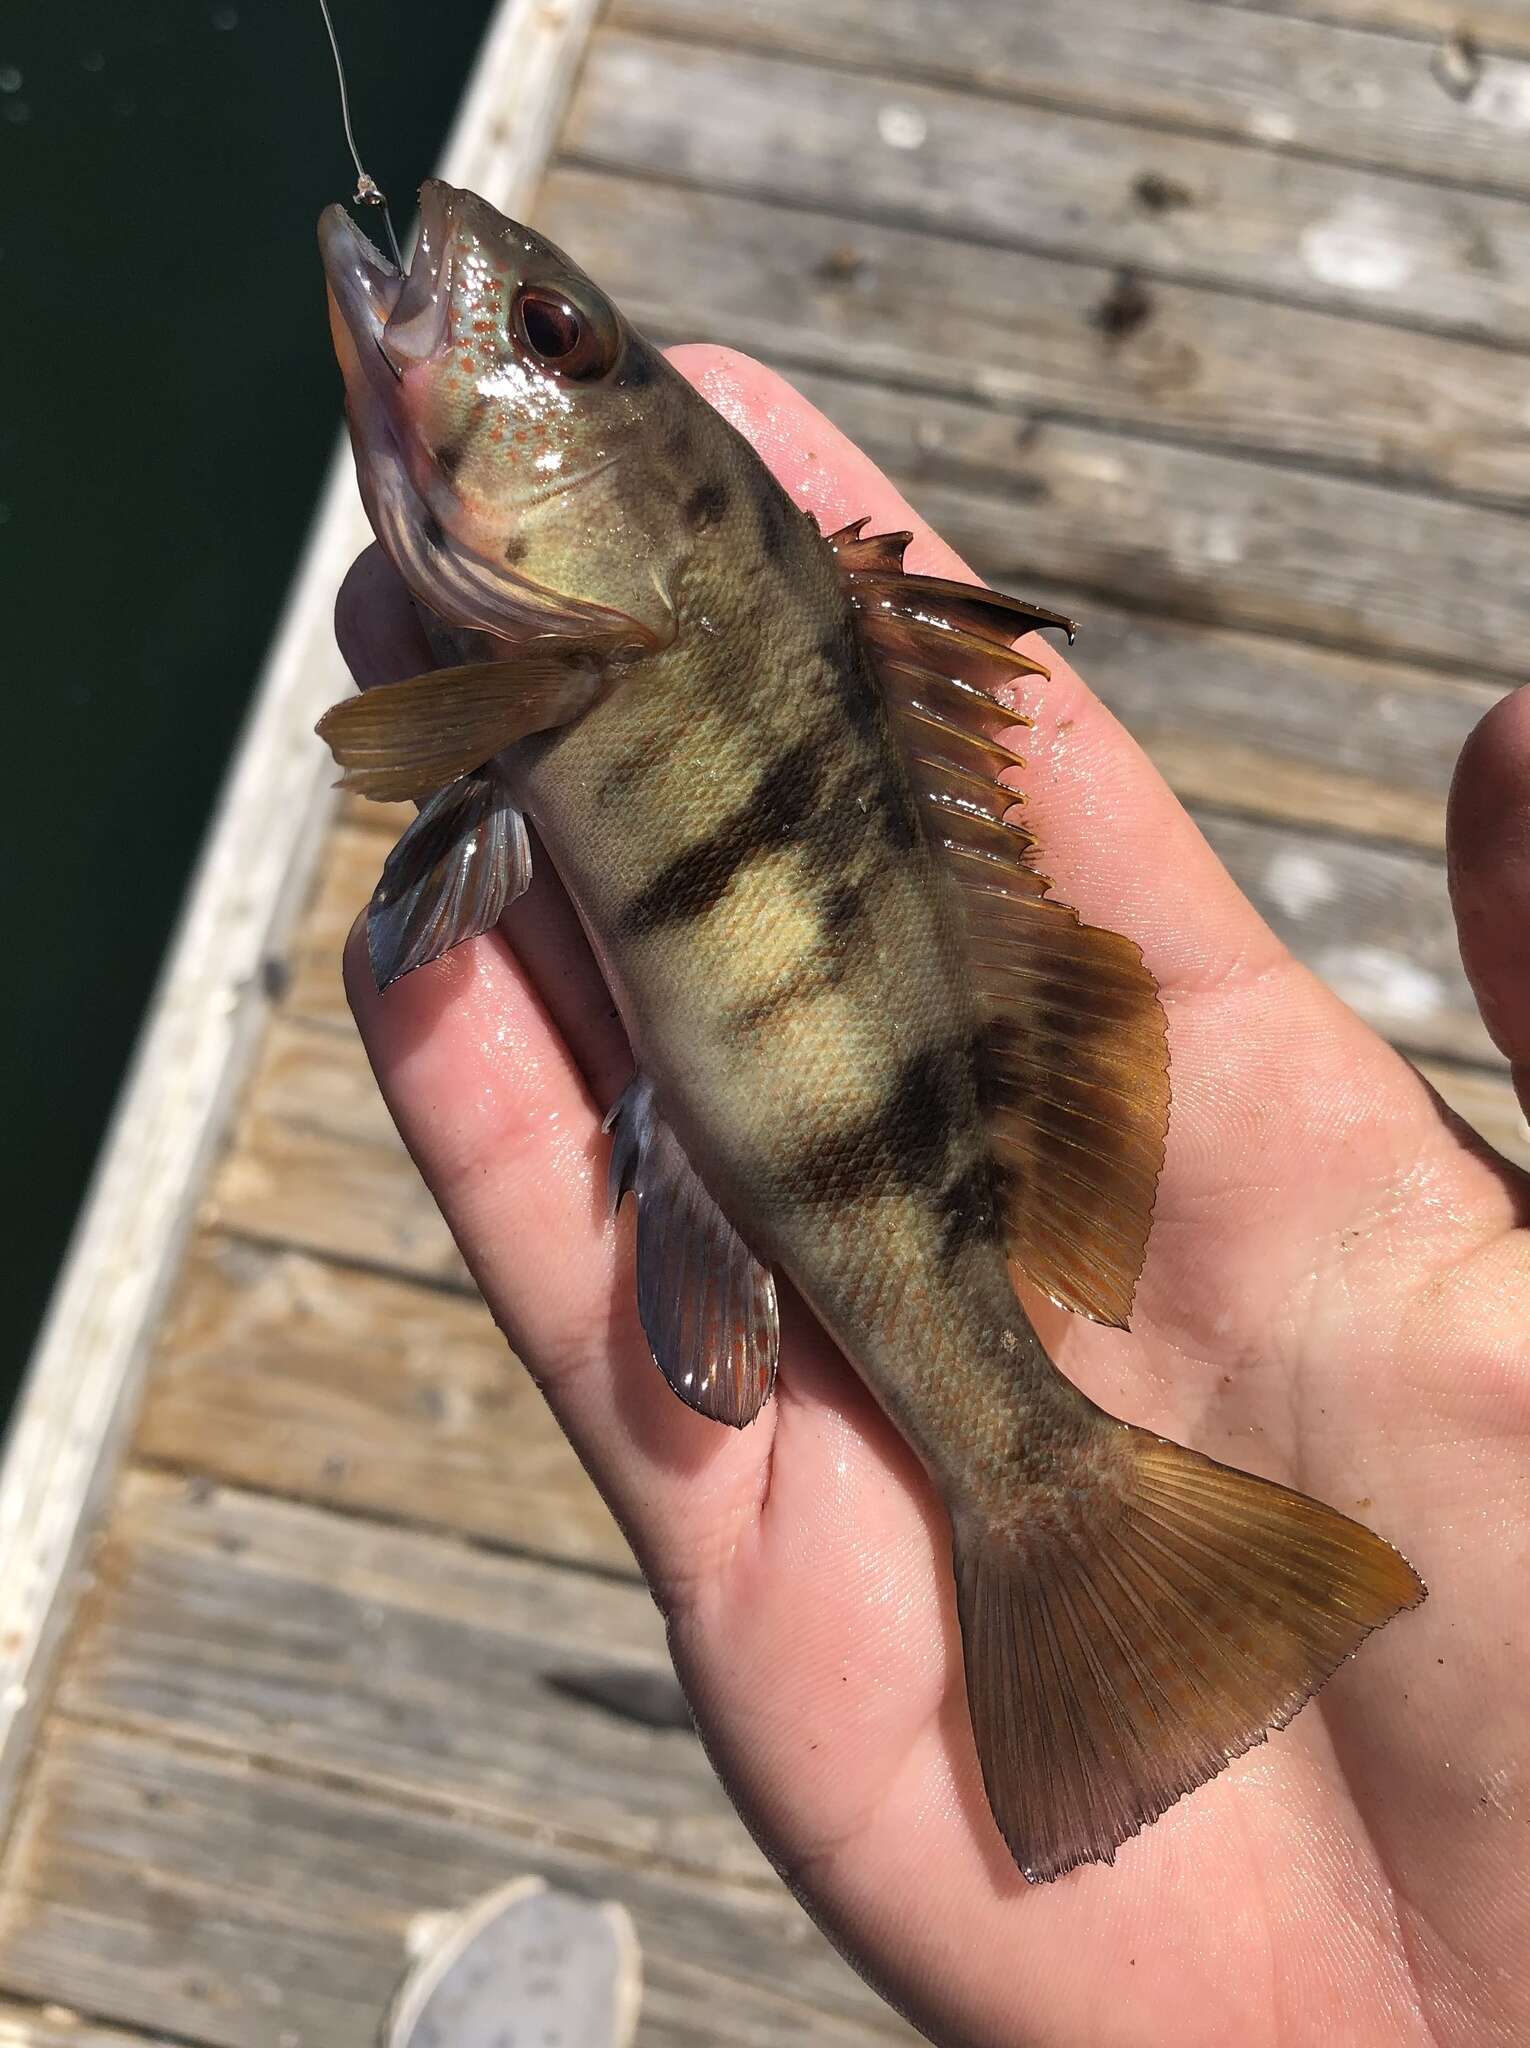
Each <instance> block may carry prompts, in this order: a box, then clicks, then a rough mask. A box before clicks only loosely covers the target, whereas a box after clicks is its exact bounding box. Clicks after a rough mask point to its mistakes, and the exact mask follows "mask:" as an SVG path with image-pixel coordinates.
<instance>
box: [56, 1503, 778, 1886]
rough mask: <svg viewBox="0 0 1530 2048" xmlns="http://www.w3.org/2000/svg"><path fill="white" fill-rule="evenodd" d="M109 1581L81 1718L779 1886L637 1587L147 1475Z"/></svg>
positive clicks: (122, 1526)
mask: <svg viewBox="0 0 1530 2048" xmlns="http://www.w3.org/2000/svg"><path fill="white" fill-rule="evenodd" d="M518 1478H519V1475H518V1473H517V1472H516V1471H515V1468H514V1467H513V1466H512V1467H511V1468H509V1469H508V1470H507V1471H506V1473H505V1484H506V1485H507V1486H512V1485H515V1484H516V1483H518ZM95 1576H96V1587H95V1591H94V1593H93V1595H92V1598H91V1599H90V1601H89V1602H88V1603H87V1605H86V1607H85V1609H84V1611H83V1613H82V1618H81V1625H80V1629H79V1633H78V1636H77V1639H76V1643H75V1650H74V1655H73V1658H72V1659H71V1662H70V1666H69V1669H68V1672H67V1673H66V1675H65V1680H64V1683H63V1686H62V1688H61V1690H60V1694H59V1700H58V1705H59V1709H60V1711H61V1712H62V1713H64V1714H65V1715H66V1716H68V1717H70V1718H73V1719H76V1720H82V1721H90V1722H97V1723H100V1724H102V1725H105V1726H109V1727H113V1728H119V1729H125V1730H130V1731H133V1732H136V1733H138V1734H143V1735H152V1736H155V1737H157V1738H160V1739H163V1740H165V1741H169V1742H176V1741H182V1742H192V1743H196V1744H198V1745H200V1746H201V1747H203V1748H215V1749H218V1750H221V1751H226V1752H227V1753H228V1754H229V1755H231V1756H241V1757H248V1758H251V1759H253V1760H254V1761H256V1762H257V1763H267V1764H270V1765H272V1766H274V1767H294V1768H298V1769H300V1770H302V1771H304V1772H309V1773H322V1774H323V1776H324V1778H325V1780H326V1782H328V1783H331V1784H347V1785H350V1786H352V1787H354V1788H355V1789H357V1790H365V1791H368V1792H371V1793H374V1794H377V1795H379V1796H387V1797H402V1798H407V1799H408V1800H410V1801H415V1802H421V1803H424V1804H427V1805H430V1806H433V1807H437V1808H440V1809H441V1810H443V1811H451V1812H455V1813H464V1814H465V1813H471V1814H473V1815H474V1816H476V1817H478V1818H481V1819H490V1820H495V1821H503V1822H505V1823H506V1824H507V1825H508V1826H510V1827H512V1828H514V1829H516V1830H517V1831H518V1832H522V1833H524V1832H526V1831H528V1830H529V1831H533V1832H535V1834H536V1837H537V1839H538V1840H540V1841H547V1842H564V1843H571V1844H575V1845H578V1844H585V1845H588V1844H590V1843H597V1844H599V1845H601V1846H602V1847H603V1848H608V1849H613V1850H619V1851H621V1852H622V1854H623V1855H624V1856H626V1857H628V1858H630V1859H631V1860H632V1861H634V1862H642V1863H655V1862H656V1863H659V1864H663V1865H667V1866H677V1867H678V1866H683V1867H685V1868H688V1869H691V1870H694V1871H702V1872H706V1871H710V1872H714V1873H719V1874H722V1875H724V1876H726V1877H728V1878H730V1879H737V1880H740V1881H743V1882H748V1883H752V1884H756V1885H760V1884H765V1885H772V1884H773V1883H774V1877H773V1874H772V1872H771V1871H770V1868H769V1866H768V1865H767V1864H766V1863H765V1861H764V1859H763V1858H762V1857H761V1855H760V1853H759V1851H758V1850H757V1849H756V1848H755V1847H754V1844H753V1843H752V1842H751V1841H750V1840H749V1838H748V1836H747V1835H746V1834H745V1832H744V1830H743V1827H742V1825H741V1823H740V1822H739V1820H738V1818H737V1816H736V1815H735V1813H734V1812H733V1809H732V1808H731V1807H730V1806H729V1804H728V1802H727V1800H726V1799H725V1797H724V1796H723V1793H722V1790H721V1787H720V1786H719V1785H718V1783H717V1779H716V1777H715V1776H714V1775H713V1772H712V1769H711V1766H710V1765H709V1764H708V1762H707V1760H706V1757H705V1755H704V1754H703V1751H702V1748H701V1744H700V1743H699V1742H698V1741H697V1739H696V1736H695V1734H694V1732H693V1731H692V1730H691V1728H690V1726H689V1722H688V1718H687V1716H686V1714H685V1707H684V1701H683V1698H682V1696H681V1694H680V1690H679V1687H678V1685H677V1684H676V1682H675V1678H674V1674H673V1671H672V1670H671V1668H670V1663H669V1658H668V1654H667V1652H666V1650H665V1645H664V1627H663V1623H662V1622H661V1620H660V1618H659V1616H658V1613H657V1612H656V1610H655V1608H654V1606H653V1603H652V1601H651V1600H650V1599H649V1597H648V1594H647V1592H646V1591H645V1590H644V1588H643V1586H642V1585H641V1584H640V1583H638V1582H636V1581H634V1580H632V1579H626V1580H616V1579H611V1578H606V1577H602V1576H598V1575H596V1574H593V1573H591V1572H589V1571H582V1570H574V1569H570V1568H568V1567H566V1566H557V1565H551V1564H548V1563H546V1562H545V1561H533V1560H528V1559H525V1558H518V1557H508V1556H505V1555H502V1554H500V1555H496V1554H493V1553H491V1552H488V1551H486V1550H484V1549H483V1548H481V1547H479V1546H477V1545H472V1544H466V1543H463V1542H461V1541H460V1540H456V1539H453V1538H449V1537H444V1536H440V1535H429V1534H422V1533H420V1532H418V1531H415V1530H405V1529H394V1528H388V1527H385V1526H382V1525H380V1524H378V1523H376V1522H372V1521H367V1520H364V1519H361V1518H359V1517H356V1516H349V1515H335V1514H325V1513H322V1512H320V1511H318V1510H316V1509H314V1508H310V1507H301V1506H297V1505H294V1504H293V1503H291V1502H289V1501H279V1500H273V1499H271V1498H269V1497H266V1496H264V1495H257V1494H250V1493H243V1492H236V1491H233V1490H231V1489H227V1488H220V1487H212V1486H208V1485H207V1484H206V1483H205V1482H192V1483H190V1484H188V1483H187V1482H185V1481H184V1480H181V1479H178V1478H174V1477H171V1476H169V1475H163V1474H152V1475H151V1474H143V1473H134V1474H130V1475H129V1476H128V1478H127V1480H126V1481H125V1483H124V1485H123V1486H122V1488H121V1489H120V1490H119V1493H118V1497H117V1501H116V1503H115V1511H114V1514H113V1517H112V1521H111V1523H110V1524H109V1526H108V1528H107V1531H106V1534H105V1537H104V1539H103V1542H102V1544H101V1546H100V1549H99V1552H98V1555H97V1558H96V1563H95Z"/></svg>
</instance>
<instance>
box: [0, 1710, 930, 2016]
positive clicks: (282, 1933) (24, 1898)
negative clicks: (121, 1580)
mask: <svg viewBox="0 0 1530 2048" xmlns="http://www.w3.org/2000/svg"><path fill="white" fill-rule="evenodd" d="M526 1871H530V1872H535V1873H537V1874H539V1875H541V1876H543V1877H545V1878H546V1879H547V1880H548V1882H550V1883H553V1884H559V1885H564V1886H567V1887H568V1888H570V1889H571V1890H575V1891H580V1892H583V1893H585V1894H587V1895H590V1896H594V1897H597V1898H616V1899H619V1900H621V1902H622V1903H623V1904H624V1905H625V1906H626V1907H627V1909H628V1910H629V1912H630V1913H631V1914H632V1916H633V1920H634V1922H635V1924H636V1927H637V1931H638V1936H639V1939H640V1941H641V1943H642V1949H643V1976H644V2000H643V2015H642V2022H641V2025H640V2028H639V2033H638V2043H639V2048H716V2044H717V2041H718V2038H719V2024H720V2022H719V2015H725V2016H726V2017H725V2020H724V2021H723V2022H722V2026H723V2032H724V2034H725V2037H726V2039H727V2040H728V2041H729V2043H730V2044H733V2043H737V2044H740V2048H787V2044H791V2048H798V2044H800V2043H801V2042H802V2041H803V2040H810V2041H813V2042H815V2043H817V2042H820V2041H822V2042H825V2043H829V2044H843V2048H856V2044H861V2043H867V2044H869V2043H871V2042H874V2041H875V2042H900V2043H901V2042H912V2041H913V2040H914V2038H915V2037H914V2035H913V2034H912V2032H911V2031H910V2030H909V2029H908V2028H907V2027H906V2026H905V2025H904V2023H903V2022H902V2021H900V2020H898V2019H897V2018H896V2017H895V2016H894V2015H893V2014H892V2013H891V2012H889V2011H888V2010H887V2008H886V2007H884V2006H883V2005H882V2004H881V2003H880V2002H879V2001H878V2000H877V1999H876V1997H875V1996H874V1994H873V1993H872V1992H871V1991H870V1990H868V1989H867V1987H866V1986H865V1985H863V1984H862V1983H861V1982H860V1981H859V1979H857V1978H856V1977H855V1976H854V1975H853V1973H852V1972H851V1971H850V1970H849V1969H848V1967H847V1966H846V1965H845V1964H844V1963H842V1962H841V1961H840V1960H839V1958H838V1957H837V1956H836V1955H834V1953H833V1952H832V1950H831V1949H830V1948H829V1946H828V1943H827V1942H826V1941H825V1940H824V1939H823V1937H822V1936H821V1935H819V1934H818V1933H817V1932H816V1931H815V1930H814V1928H813V1927H812V1926H811V1924H810V1923H809V1922H808V1920H807V1918H806V1916H805V1915H804V1914H803V1913H802V1912H801V1910H800V1909H799V1908H798V1907H797V1906H796V1905H795V1904H794V1902H793V1901H792V1900H791V1899H790V1898H789V1897H788V1896H787V1894H786V1892H785V1891H784V1890H783V1889H781V1888H779V1887H776V1888H774V1889H766V1888H763V1887H743V1886H733V1885H729V1884H727V1883H726V1882H724V1881H723V1880H721V1879H708V1878H703V1877H697V1876H692V1875H688V1874H686V1873H683V1872H674V1873H671V1872H665V1871H661V1870H659V1869H657V1868H654V1867H648V1868H644V1867H641V1866H635V1865H633V1864H631V1863H630V1862H627V1861H618V1860H615V1859H614V1858H608V1857H604V1856H601V1855H598V1854H596V1853H592V1852H581V1851H575V1850H571V1849H562V1848H557V1847H554V1846H552V1845H549V1844H546V1843H542V1842H539V1841H536V1840H534V1839H532V1838H530V1837H527V1836H523V1835H521V1834H518V1833H516V1832H514V1831H512V1830H510V1829H509V1828H507V1827H505V1826H503V1825H491V1824H490V1823H488V1822H486V1821H484V1820H482V1819H480V1818H478V1817H476V1816H470V1815H460V1816H458V1815H448V1814H442V1813H437V1812H434V1811H425V1810H421V1809H419V1808H417V1807H406V1806H403V1805H397V1804H394V1803H392V1802H390V1801H388V1800H385V1799H379V1798H376V1797H373V1796H369V1795H367V1794H365V1793H361V1792H358V1791H355V1790H353V1789H351V1788H349V1787H337V1786H335V1785H333V1784H329V1783H325V1782H323V1781H315V1780H312V1779H309V1778H300V1777H295V1776H293V1775H290V1774H288V1773H285V1772H278V1771H272V1770H268V1769H263V1768H260V1767H258V1766H256V1767H251V1766H249V1765H246V1764H241V1763H240V1762H238V1761H237V1760H234V1759H228V1758H222V1757H216V1756H204V1755H194V1754H190V1753H188V1752H186V1751H183V1750H180V1749H178V1748H176V1747H174V1746H172V1745H167V1744H164V1743H160V1742H157V1741H152V1740H146V1739H144V1738H142V1737H134V1736H129V1735H124V1734H119V1733H113V1732H109V1731H104V1730H96V1729H86V1728H82V1727H79V1726H76V1725H74V1724H71V1723H70V1722H68V1721H67V1720H65V1719H62V1718H60V1719H58V1720H55V1721H54V1723H53V1724H52V1726H51V1728H50V1730H49V1734H48V1739H47V1741H46V1742H45V1744H44V1746H43V1749H42V1753H41V1755H40V1757H39V1760H38V1768H37V1773H36V1778H35V1781H34V1787H33V1795H32V1798H31V1800H30V1802H29V1805H28V1809H27V1812H26V1815H25V1817H24V1821H23V1824H22V1825H21V1827H20V1828H19V1829H18V1831H17V1835H16V1837H15V1839H14V1841H13V1844H12V1847H11V1851H10V1855H9V1858H8V1861H7V1866H6V1871H5V1883H4V1889H3V1892H0V1985H3V1986H5V1987H6V1988H7V1989H9V1990H10V1991H11V1992H12V1993H13V1994H20V1995H23V1996H29V1995H37V1994H41V1995H46V1996H48V1997H50V1998H56V1999H60V2000H65V2001H68V2002H69V2003H72V2004H73V2005H75V2006H77V2007H79V2008H81V2009H83V2010H88V2011H91V2012H94V2013H98V2014H100V2015H102V2016H103V2017H104V2018H108V2019H110V2020H112V2021H114V2022H115V2023H117V2024H120V2025H127V2026H135V2025H136V2026H145V2027H150V2028H152V2027H155V2026H158V2027H161V2028H163V2029H164V2030H165V2031H166V2032H167V2033H170V2034H173V2035H176V2036H179V2037H182V2038H184V2039H186V2040H188V2041H195V2042H201V2043H206V2044H208V2048H306V2044H315V2048H317V2044H322V2048H373V2041H374V2036H375V2032H376V2029H377V2025H378V2022H379V2020H380V2018H381V2016H382V2013H383V2010H384V2008H385V2006H386V2003H387V2000H388V1997H389V1994H390V1993H391V1991H392V1990H393V1987H394V1985H395V1984H396V1982H397V1980H398V1978H399V1976H400V1975H401V1974H402V1971H403V1969H404V1966H405V1962H406V1960H407V1958H406V1952H405V1941H406V1937H407V1934H408V1930H409V1927H410V1924H411V1922H413V1921H415V1920H416V1919H417V1918H418V1916H420V1915H421V1914H425V1913H434V1912H442V1911H449V1910H452V1909H455V1908H457V1907H460V1906H462V1905H464V1904H466V1903H468V1902H469V1901H470V1900H472V1899H474V1898H476V1897H478V1896H479V1895H481V1894H482V1893H483V1892H485V1891H487V1890H489V1889H490V1888H491V1887H493V1886H495V1885H498V1884H501V1883H503V1882H504V1881H505V1880H506V1879H508V1878H510V1877H512V1876H515V1875H517V1874H519V1873H521V1872H526Z"/></svg>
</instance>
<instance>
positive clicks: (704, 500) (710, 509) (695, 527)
mask: <svg viewBox="0 0 1530 2048" xmlns="http://www.w3.org/2000/svg"><path fill="white" fill-rule="evenodd" d="M727 509H728V487H727V485H726V484H723V483H719V482H717V481H715V480H714V481H713V482H711V483H705V484H698V485H697V486H696V488H695V490H694V491H692V492H691V495H690V496H689V497H688V498H687V499H686V501H685V511H684V513H683V515H682V516H683V517H684V520H685V523H686V525H687V526H688V527H689V528H690V530H691V532H692V533H704V532H705V531H706V529H707V527H709V526H716V524H717V523H718V521H719V520H720V519H721V518H722V516H723V514H724V513H725V512H726V511H727Z"/></svg>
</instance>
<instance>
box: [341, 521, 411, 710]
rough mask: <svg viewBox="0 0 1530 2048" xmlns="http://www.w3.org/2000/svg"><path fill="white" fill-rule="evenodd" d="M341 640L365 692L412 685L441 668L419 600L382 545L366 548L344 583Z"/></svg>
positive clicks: (361, 688) (358, 685)
mask: <svg viewBox="0 0 1530 2048" xmlns="http://www.w3.org/2000/svg"><path fill="white" fill-rule="evenodd" d="M335 639H336V640H337V641H338V643H339V646H340V652H341V655H342V656H343V657H344V660H345V665H346V667H347V668H348V669H349V670H350V672H351V674H352V676H353V677H354V678H355V681H356V687H357V688H358V689H360V690H370V689H371V688H372V686H373V684H374V683H403V682H407V681H408V680H409V678H410V677H411V676H417V675H423V674H424V672H425V671H426V670H427V669H430V668H434V667H435V662H434V661H433V660H432V658H431V652H430V642H429V641H428V640H427V639H426V637H425V628H424V627H423V626H422V625H421V624H420V615H419V613H418V612H417V611H416V610H415V608H414V599H413V598H412V597H411V596H410V595H409V592H408V590H407V589H406V588H405V585H404V581H403V578H402V577H401V576H400V575H399V573H398V571H397V570H396V569H395V568H394V566H393V564H392V563H391V562H390V561H389V560H388V557H387V556H386V555H385V554H384V553H383V551H382V549H381V548H380V547H379V546H378V544H377V542H376V541H373V543H372V545H371V546H370V547H369V548H363V549H362V551H361V553H360V554H359V555H358V556H357V557H356V559H355V561H354V562H352V564H351V566H350V568H349V569H348V570H347V571H346V574H345V581H344V582H343V583H342V584H341V585H340V590H339V594H338V596H337V597H336V599H335Z"/></svg>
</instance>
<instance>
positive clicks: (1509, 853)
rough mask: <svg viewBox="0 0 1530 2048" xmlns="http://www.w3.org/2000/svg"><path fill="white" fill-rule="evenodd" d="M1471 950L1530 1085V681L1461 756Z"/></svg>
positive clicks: (1452, 811) (1476, 981)
mask: <svg viewBox="0 0 1530 2048" xmlns="http://www.w3.org/2000/svg"><path fill="white" fill-rule="evenodd" d="M1446 851H1447V858H1448V861H1449V869H1450V896H1451V903H1452V905H1453V906H1454V909H1455V915H1456V934H1457V937H1458V939H1459V941H1460V945H1461V959H1462V963H1463V965H1464V966H1465V968H1466V973H1467V978H1468V980H1469V981H1470V982H1471V985H1472V992H1473V994H1474V995H1475V996H1476V998H1477V1003H1478V1007H1479V1008H1480V1009H1481V1011H1482V1020H1483V1022H1484V1023H1485V1024H1486V1025H1487V1028H1488V1030H1489V1031H1490V1032H1491V1033H1492V1036H1493V1038H1494V1040H1495V1042H1496V1043H1497V1044H1498V1046H1499V1047H1500V1049H1501V1050H1502V1051H1503V1052H1504V1053H1506V1054H1507V1056H1508V1058H1509V1061H1510V1063H1511V1064H1512V1066H1513V1068H1514V1078H1515V1084H1516V1086H1517V1087H1518V1088H1519V1092H1520V1097H1521V1100H1525V1099H1526V1096H1527V1093H1530V686H1527V687H1526V688H1524V689H1521V690H1517V691H1515V692H1514V694H1513V695H1512V696H1508V697H1505V698H1503V699H1502V701H1501V702H1499V703H1497V704H1495V705H1494V706H1493V708H1492V710H1491V711H1489V712H1488V713H1487V715H1486V716H1485V717H1484V718H1483V719H1482V720H1481V721H1480V722H1479V723H1478V725H1477V727H1476V729H1475V730H1474V731H1473V733H1472V735H1471V737H1470V738H1469V739H1468V740H1467V742H1466V745H1465V746H1464V747H1463V748H1462V750H1461V758H1460V760H1459V761H1458V762H1457V764H1456V773H1455V779H1454V781H1453V782H1452V784H1451V791H1450V805H1449V810H1448V812H1447V820H1446Z"/></svg>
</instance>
